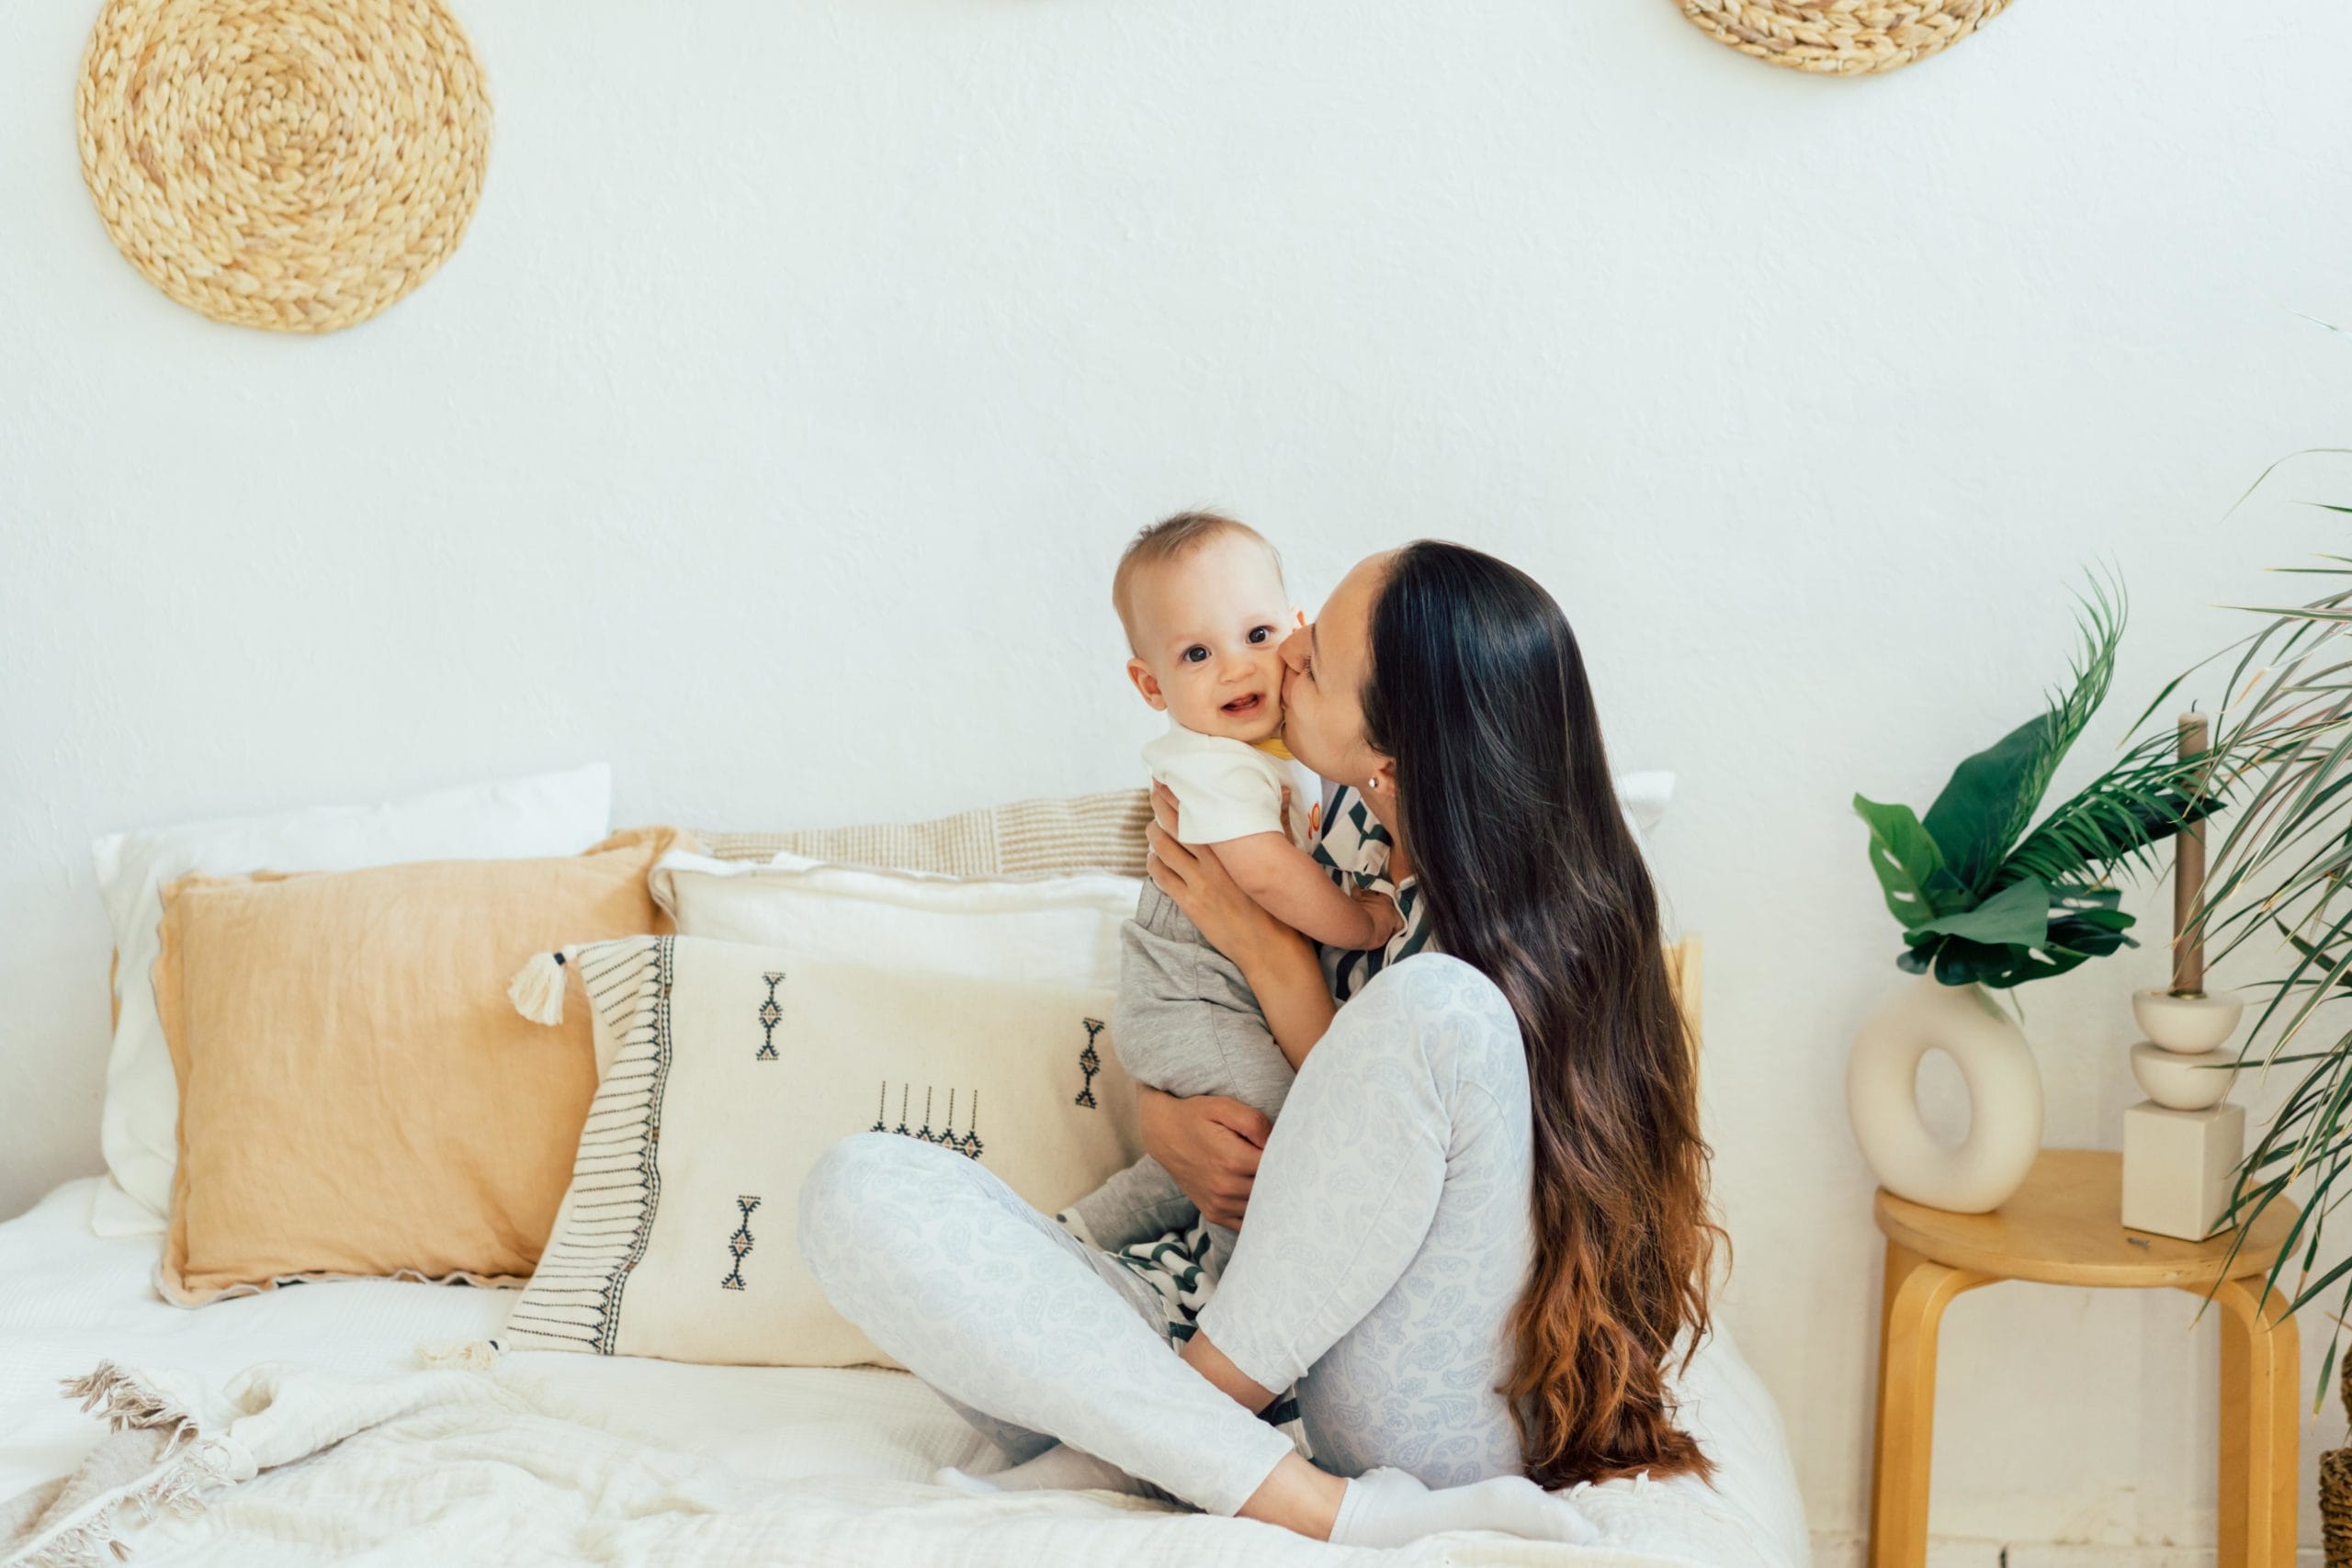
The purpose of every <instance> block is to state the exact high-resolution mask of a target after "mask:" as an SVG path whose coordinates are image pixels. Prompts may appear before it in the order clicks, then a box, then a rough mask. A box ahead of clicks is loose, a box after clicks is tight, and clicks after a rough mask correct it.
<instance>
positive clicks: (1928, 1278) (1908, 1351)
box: [1871, 1241, 1991, 1568]
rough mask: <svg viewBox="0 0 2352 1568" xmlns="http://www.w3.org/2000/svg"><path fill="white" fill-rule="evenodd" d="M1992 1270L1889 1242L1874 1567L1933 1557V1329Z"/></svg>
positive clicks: (1875, 1462) (1875, 1457) (1874, 1474)
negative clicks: (1974, 1269)
mask: <svg viewBox="0 0 2352 1568" xmlns="http://www.w3.org/2000/svg"><path fill="white" fill-rule="evenodd" d="M1990 1280H1991V1276H1989V1275H1985V1274H1975V1273H1971V1272H1969V1271H1968V1270H1966V1269H1950V1268H1946V1267H1945V1266H1944V1265H1943V1264H1940V1263H1933V1262H1930V1261H1928V1259H1927V1258H1922V1257H1921V1256H1919V1254H1917V1253H1916V1252H1914V1251H1912V1250H1911V1249H1910V1248H1909V1247H1905V1246H1903V1245H1902V1244H1900V1243H1898V1242H1893V1241H1890V1242H1888V1243H1887V1244H1886V1285H1885V1290H1884V1294H1883V1297H1882V1299H1881V1304H1880V1309H1879V1335H1878V1436H1877V1439H1876V1442H1875V1445H1874V1446H1873V1448H1872V1450H1871V1568H1923V1565H1924V1564H1925V1563H1926V1562H1927V1561H1928V1454H1929V1450H1930V1449H1931V1447H1932V1446H1933V1438H1934V1436H1935V1423H1936V1329H1937V1326H1938V1325H1939V1324H1940V1323H1942V1321H1943V1315H1944V1307H1945V1306H1946V1304H1947V1303H1950V1302H1951V1299H1952V1297H1954V1296H1956V1295H1958V1294H1960V1293H1961V1292H1962V1291H1968V1290H1973V1289H1974V1288H1975V1287H1977V1286H1979V1285H1982V1284H1986V1283H1989V1282H1990Z"/></svg>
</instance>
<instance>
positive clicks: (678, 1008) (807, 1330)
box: [500, 909, 1141, 1367]
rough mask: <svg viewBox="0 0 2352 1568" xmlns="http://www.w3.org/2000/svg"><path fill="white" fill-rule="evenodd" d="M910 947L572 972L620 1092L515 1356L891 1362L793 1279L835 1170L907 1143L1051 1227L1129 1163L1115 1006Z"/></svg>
mask: <svg viewBox="0 0 2352 1568" xmlns="http://www.w3.org/2000/svg"><path fill="white" fill-rule="evenodd" d="M910 912H911V911H910V910H909V909H901V911H900V913H901V914H902V915H905V914H908V913H910ZM978 923H979V924H982V925H987V924H990V923H992V922H989V921H981V922H978ZM905 931H906V936H907V941H908V945H905V946H899V945H896V944H894V945H892V946H888V947H885V948H883V949H881V950H879V951H877V952H876V953H875V955H874V956H873V959H872V960H871V961H870V962H869V963H866V964H854V963H834V962H829V961H827V960H825V959H823V958H820V957H818V956H815V955H813V954H811V953H809V952H807V951H805V950H803V949H797V948H779V947H770V946H755V945H751V944H747V943H741V942H709V941H704V940H701V939H699V938H695V937H690V936H647V937H625V938H622V939H621V940H619V941H617V942H598V943H594V944H592V945H589V946H586V947H582V948H580V949H578V950H577V951H576V952H574V953H572V955H571V963H570V964H568V965H567V967H566V968H565V969H564V970H562V971H559V972H558V973H559V975H562V974H576V975H578V976H580V987H579V989H576V990H574V991H573V992H572V993H571V996H570V997H569V998H567V999H566V1004H565V1005H566V1006H567V1007H585V1008H587V1009H588V1010H589V1018H590V1021H591V1022H592V1024H593V1025H594V1030H595V1035H596V1055H597V1058H598V1061H599V1063H600V1064H601V1066H602V1072H603V1082H602V1085H601V1087H600V1088H599V1089H597V1091H596V1098H595V1100H594V1101H593V1102H592V1103H591V1105H590V1107H589V1111H588V1117H587V1122H586V1124H585V1126H584V1127H583V1128H582V1132H581V1136H580V1151H579V1157H578V1159H577V1160H576V1162H575V1163H574V1166H573V1170H572V1179H571V1190H569V1191H568V1192H566V1193H565V1195H564V1200H563V1206H562V1208H561V1209H560V1211H558V1213H557V1215H556V1221H555V1228H554V1231H553V1233H552V1234H551V1235H549V1236H548V1246H547V1250H546V1251H545V1252H544V1253H543V1254H542V1255H541V1256H540V1258H539V1266H538V1271H537V1274H536V1275H535V1276H534V1277H533V1279H532V1280H531V1283H530V1284H529V1286H528V1287H527V1288H526V1289H525V1291H524V1292H523V1294H522V1296H521V1297H520V1298H519V1299H518V1300H517V1301H516V1302H515V1305H514V1307H513V1308H512V1309H511V1310H510V1312H509V1313H508V1314H507V1319H506V1327H505V1329H504V1331H503V1333H502V1334H501V1335H500V1342H501V1343H502V1344H503V1346H504V1347H505V1348H508V1349H510V1350H571V1351H582V1352H587V1353H590V1354H595V1355H606V1356H658V1357H661V1358H662V1359H666V1360H673V1361H705V1362H718V1363H726V1364H735V1365H752V1366H795V1367H841V1366H854V1365H856V1364H857V1363H859V1362H878V1361H882V1360H883V1359H884V1358H883V1357H882V1355H881V1353H880V1352H879V1351H878V1350H876V1348H874V1346H873V1345H872V1344H871V1343H870V1342H869V1341H868V1340H867V1339H866V1337H865V1335H863V1334H861V1333H859V1332H858V1331H857V1329H855V1328H854V1327H853V1326H852V1325H850V1324H849V1323H848V1322H846V1321H845V1320H843V1319H842V1316H841V1314H838V1313H836V1312H835V1311H834V1310H833V1309H832V1306H831V1303H828V1302H827V1301H826V1300H825V1296H824V1292H823V1291H822V1290H820V1288H819V1286H818V1284H817V1281H816V1280H814V1279H813V1278H811V1277H810V1275H809V1270H808V1269H807V1267H806V1266H805V1265H804V1264H802V1262H801V1261H800V1249H799V1247H798V1228H799V1227H798V1224H797V1216H798V1210H799V1200H800V1186H801V1183H802V1182H803V1180H805V1179H807V1177H808V1174H809V1167H810V1166H812V1165H813V1164H815V1163H816V1160H817V1156H820V1155H821V1154H823V1153H824V1152H825V1150H827V1149H829V1148H831V1146H832V1145H834V1144H835V1143H837V1142H839V1141H840V1140H841V1139H842V1138H844V1137H847V1136H849V1135H850V1134H854V1133H865V1132H882V1133H899V1132H903V1133H905V1134H907V1135H909V1136H911V1137H919V1138H922V1140H923V1141H924V1142H926V1143H929V1144H932V1145H935V1146H937V1147H940V1148H942V1149H944V1150H945V1151H947V1153H948V1155H949V1156H961V1157H964V1158H967V1159H972V1160H976V1161H978V1163H979V1164H980V1165H981V1166H983V1167H984V1168H987V1169H989V1170H991V1171H994V1172H995V1173H996V1174H997V1175H999V1176H1001V1177H1002V1178H1003V1179H1004V1180H1005V1182H1006V1183H1007V1185H1009V1186H1010V1187H1012V1190H1013V1191H1015V1192H1017V1193H1019V1194H1020V1195H1021V1196H1022V1197H1023V1199H1025V1200H1027V1201H1029V1202H1030V1203H1032V1204H1033V1205H1035V1207H1036V1208H1038V1209H1039V1210H1041V1211H1043V1212H1046V1213H1052V1212H1053V1211H1054V1210H1056V1209H1058V1208H1061V1207H1064V1206H1065V1205H1067V1204H1069V1203H1071V1202H1073V1201H1076V1200H1078V1199H1080V1198H1082V1197H1084V1196H1085V1195H1086V1194H1087V1193H1089V1192H1091V1191H1092V1190H1094V1189H1095V1188H1096V1187H1098V1186H1100V1185H1101V1184H1102V1183H1103V1181H1104V1180H1106V1179H1109V1178H1110V1177H1111V1176H1112V1175H1114V1173H1116V1172H1118V1171H1120V1170H1124V1169H1125V1168H1126V1167H1127V1166H1128V1165H1129V1164H1130V1163H1132V1162H1133V1161H1134V1160H1135V1158H1136V1156H1137V1155H1138V1154H1139V1153H1140V1152H1141V1149H1140V1147H1139V1145H1138V1144H1137V1142H1136V1130H1135V1090H1134V1086H1133V1085H1132V1084H1131V1083H1130V1082H1129V1081H1128V1080H1127V1078H1126V1077H1125V1074H1123V1073H1122V1072H1121V1071H1120V1069H1119V1064H1118V1055H1117V1053H1116V1052H1115V1051H1114V1050H1113V1049H1112V1048H1111V1043H1110V1040H1109V1036H1108V1034H1107V1032H1105V1031H1104V1028H1103V1019H1104V1018H1106V1017H1107V1016H1109V1012H1110V1007H1111V993H1110V991H1109V990H1108V989H1106V988H1100V987H1086V986H1071V985H1068V984H1065V983H1060V982H1040V981H1037V980H1035V979H1034V978H1031V977H1025V976H1005V975H995V976H990V975H971V976H943V975H941V974H939V973H937V972H936V971H935V970H932V969H929V968H927V967H922V966H917V967H911V968H910V967H906V966H902V965H901V964H899V963H898V962H895V961H896V960H900V959H904V958H907V957H910V956H911V957H915V958H918V959H921V958H925V957H927V956H928V954H925V953H922V952H921V950H920V948H919V947H916V946H915V945H913V944H914V943H915V942H919V941H920V940H921V939H920V937H919V936H918V935H917V931H918V923H910V924H909V925H908V926H907V927H906V928H905ZM559 983H561V982H560V981H559Z"/></svg>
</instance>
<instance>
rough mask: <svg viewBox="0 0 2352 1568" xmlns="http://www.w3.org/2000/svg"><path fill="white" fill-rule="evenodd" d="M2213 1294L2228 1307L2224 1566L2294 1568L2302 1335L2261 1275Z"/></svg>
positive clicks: (2220, 1563)
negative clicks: (2297, 1400) (2265, 1290)
mask: <svg viewBox="0 0 2352 1568" xmlns="http://www.w3.org/2000/svg"><path fill="white" fill-rule="evenodd" d="M2198 1293H2199V1294H2202V1293H2203V1292H2201V1291H2199V1292H2198ZM2213 1300H2214V1302H2215V1303H2216V1304H2217V1305H2219V1306H2221V1307H2222V1308H2223V1309H2224V1311H2223V1313H2222V1444H2221V1448H2222V1474H2221V1499H2220V1501H2221V1506H2220V1510H2219V1511H2220V1514H2221V1520H2220V1523H2221V1542H2220V1550H2219V1551H2218V1552H2217V1553H2216V1555H2215V1558H2214V1562H2215V1564H2216V1568H2292V1565H2293V1563H2294V1561H2295V1472H2296V1464H2297V1442H2298V1437H2299V1434H2298V1433H2297V1430H2296V1424H2295V1423H2296V1410H2295V1397H2296V1392H2297V1391H2296V1384H2297V1382H2299V1381H2300V1379H2301V1364H2302V1341H2301V1338H2300V1337H2298V1336H2297V1333H2296V1329H2295V1325H2294V1322H2293V1321H2292V1320H2291V1319H2289V1318H2286V1317H2285V1316H2284V1315H2283V1314H2284V1312H2285V1308H2286V1305H2287V1303H2286V1301H2285V1299H2284V1298H2283V1297H2281V1296H2280V1295H2279V1294H2278V1292H2275V1291H2273V1292H2270V1293H2269V1294H2268V1295H2267V1296H2265V1295H2264V1293H2263V1280H2262V1276H2261V1275H2259V1274H2256V1275H2250V1276H2248V1277H2246V1278H2244V1279H2238V1280H2226V1281H2224V1282H2223V1283H2222V1287H2221V1289H2219V1290H2218V1291H2216V1292H2213Z"/></svg>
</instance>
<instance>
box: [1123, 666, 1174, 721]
mask: <svg viewBox="0 0 2352 1568" xmlns="http://www.w3.org/2000/svg"><path fill="white" fill-rule="evenodd" d="M1127 679H1128V680H1130V681H1133V682H1135V683H1136V691H1138V692H1141V693H1142V694H1143V700H1144V701H1145V702H1148V703H1149V704H1150V705H1152V709H1153V711H1154V712H1157V713H1166V712H1167V711H1168V698H1167V696H1166V695H1165V694H1162V693H1161V691H1160V689H1159V676H1157V675H1155V674H1153V673H1152V672H1151V666H1150V665H1148V664H1146V663H1145V662H1144V661H1143V660H1140V659H1130V660H1127Z"/></svg>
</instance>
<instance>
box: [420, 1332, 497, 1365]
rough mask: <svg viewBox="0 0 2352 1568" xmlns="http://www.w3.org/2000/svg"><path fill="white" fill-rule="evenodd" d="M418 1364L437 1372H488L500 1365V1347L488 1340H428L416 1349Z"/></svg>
mask: <svg viewBox="0 0 2352 1568" xmlns="http://www.w3.org/2000/svg"><path fill="white" fill-rule="evenodd" d="M416 1364H417V1365H418V1366H421V1367H427V1368H430V1369H433V1370H434V1371H466V1372H486V1371H490V1369H491V1368H492V1367H494V1366H496V1365H497V1364H498V1347H497V1345H496V1344H494V1343H492V1341H490V1340H488V1339H428V1340H426V1341H425V1342H424V1344H422V1345H419V1346H418V1347H417V1348H416Z"/></svg>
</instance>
